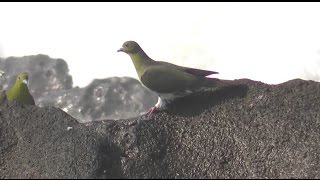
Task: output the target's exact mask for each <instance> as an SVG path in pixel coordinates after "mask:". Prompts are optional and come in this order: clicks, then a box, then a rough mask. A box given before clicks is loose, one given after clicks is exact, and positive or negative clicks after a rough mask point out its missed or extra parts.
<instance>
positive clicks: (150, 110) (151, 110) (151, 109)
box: [146, 107, 157, 117]
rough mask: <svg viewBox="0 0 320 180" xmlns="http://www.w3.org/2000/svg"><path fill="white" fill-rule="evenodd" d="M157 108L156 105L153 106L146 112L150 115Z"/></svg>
mask: <svg viewBox="0 0 320 180" xmlns="http://www.w3.org/2000/svg"><path fill="white" fill-rule="evenodd" d="M156 110H157V108H156V107H152V108H150V109H149V111H148V112H147V113H146V116H148V117H150V116H151V114H152V113H153V112H155V111H156Z"/></svg>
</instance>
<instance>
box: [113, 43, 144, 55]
mask: <svg viewBox="0 0 320 180" xmlns="http://www.w3.org/2000/svg"><path fill="white" fill-rule="evenodd" d="M140 50H141V48H140V46H139V44H138V43H136V42H135V41H126V42H124V43H123V45H122V47H121V48H120V49H119V50H118V51H117V52H125V53H127V54H134V53H137V52H139V51H140Z"/></svg>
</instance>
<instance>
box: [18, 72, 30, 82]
mask: <svg viewBox="0 0 320 180" xmlns="http://www.w3.org/2000/svg"><path fill="white" fill-rule="evenodd" d="M28 81H29V78H28V73H26V72H23V73H20V74H19V76H18V77H17V79H16V82H17V83H20V84H25V85H28Z"/></svg>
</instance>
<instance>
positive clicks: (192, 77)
mask: <svg viewBox="0 0 320 180" xmlns="http://www.w3.org/2000/svg"><path fill="white" fill-rule="evenodd" d="M118 52H125V53H127V54H128V55H129V56H130V57H131V59H132V62H133V64H134V66H135V68H136V71H137V73H138V76H139V79H140V81H141V82H142V84H143V85H144V86H146V87H147V88H149V89H150V90H152V91H154V92H156V93H157V94H158V102H157V103H156V104H155V106H154V107H152V108H151V109H150V110H149V111H148V112H147V114H148V115H150V114H151V113H152V112H154V111H155V110H157V109H163V108H164V107H165V105H166V103H168V102H169V101H171V100H173V99H174V98H176V97H179V96H183V95H185V94H187V93H190V92H192V90H194V89H197V88H199V87H209V86H217V85H223V84H225V83H223V82H222V81H220V80H218V79H216V78H207V77H206V76H208V75H211V74H218V72H215V71H207V70H202V69H195V68H189V67H183V66H178V65H175V64H171V63H168V62H164V61H155V60H153V59H151V58H150V57H149V56H148V55H147V54H146V53H145V52H144V51H143V50H142V48H141V47H140V46H139V44H138V43H136V42H135V41H126V42H125V43H123V45H122V47H121V48H120V49H119V50H118Z"/></svg>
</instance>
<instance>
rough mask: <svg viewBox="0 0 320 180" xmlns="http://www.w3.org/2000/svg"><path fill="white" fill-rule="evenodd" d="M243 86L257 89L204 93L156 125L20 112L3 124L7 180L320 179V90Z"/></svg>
mask: <svg viewBox="0 0 320 180" xmlns="http://www.w3.org/2000/svg"><path fill="white" fill-rule="evenodd" d="M237 82H238V83H243V84H246V85H247V86H241V85H239V86H233V87H228V88H221V89H215V90H212V91H206V92H198V93H196V94H194V95H191V96H188V97H185V98H181V99H178V100H176V101H174V102H172V104H170V106H169V109H168V110H166V111H162V112H159V113H156V114H154V115H153V116H152V117H151V118H150V119H147V118H143V117H140V118H133V119H127V120H118V121H99V122H92V123H90V124H88V123H86V124H79V123H78V122H77V121H76V120H75V119H73V118H71V117H70V116H68V115H67V114H66V113H64V112H63V111H61V110H59V109H56V108H53V107H45V108H38V107H34V106H20V105H17V104H15V103H13V105H9V106H8V107H4V108H3V110H2V111H1V116H0V120H1V122H0V125H1V126H0V130H1V132H0V152H1V157H0V160H1V161H0V178H13V177H19V178H22V177H27V178H30V177H33V178H41V177H50V178H82V177H88V178H319V177H320V171H319V169H320V164H319V162H320V151H319V149H320V144H319V141H320V130H319V129H320V113H319V112H320V106H319V104H320V90H319V89H320V83H318V82H313V81H303V80H299V79H297V80H292V81H288V82H286V83H283V84H279V85H267V84H263V83H260V82H255V81H250V80H245V79H244V80H237ZM186 111H188V112H186ZM68 127H72V129H70V130H68Z"/></svg>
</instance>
